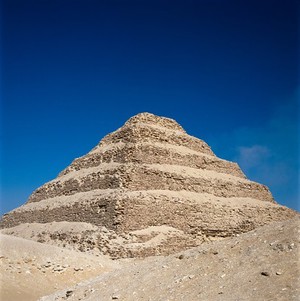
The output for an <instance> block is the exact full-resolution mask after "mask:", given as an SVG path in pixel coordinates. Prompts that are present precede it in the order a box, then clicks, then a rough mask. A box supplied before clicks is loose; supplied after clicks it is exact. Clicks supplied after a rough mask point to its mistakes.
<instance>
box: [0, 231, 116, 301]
mask: <svg viewBox="0 0 300 301" xmlns="http://www.w3.org/2000/svg"><path fill="white" fill-rule="evenodd" d="M0 243H1V248H0V267H1V291H0V300H1V301H34V300H37V299H38V298H39V297H41V296H44V295H45V294H50V293H52V292H55V291H56V290H58V289H63V288H65V287H66V286H68V285H74V284H75V283H77V282H79V281H83V280H85V279H89V278H91V277H95V276H96V275H100V274H102V273H105V272H107V271H110V270H112V269H116V268H118V264H117V263H116V262H112V261H111V260H108V259H106V258H103V257H96V256H90V255H86V254H84V253H80V252H75V251H70V250H66V249H63V248H58V247H55V246H50V245H46V244H41V243H37V242H34V241H30V240H26V239H22V238H18V237H14V236H8V235H3V234H1V236H0Z"/></svg>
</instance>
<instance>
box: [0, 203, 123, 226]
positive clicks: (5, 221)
mask: <svg viewBox="0 0 300 301" xmlns="http://www.w3.org/2000/svg"><path fill="white" fill-rule="evenodd" d="M115 204H116V200H114V199H112V198H98V199H96V200H93V201H91V202H81V203H75V204H72V205H71V206H69V205H66V206H61V207H57V208H52V209H36V210H28V211H25V210H23V211H13V212H10V213H9V214H6V215H4V216H3V217H2V220H1V223H0V228H11V227H14V226H17V225H19V224H22V223H49V222H53V221H55V222H62V221H66V222H74V221H76V222H86V223H91V224H93V225H97V226H105V227H107V228H108V229H115V228H116V226H117V215H118V212H117V211H116V210H115Z"/></svg>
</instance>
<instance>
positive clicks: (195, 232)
mask: <svg viewBox="0 0 300 301" xmlns="http://www.w3.org/2000/svg"><path fill="white" fill-rule="evenodd" d="M295 214H296V213H295V212H294V211H292V210H290V209H288V208H286V207H284V206H280V205H279V204H277V203H276V202H275V201H274V199H273V197H272V194H271V193H270V191H269V189H268V188H267V187H266V186H264V185H262V184H259V183H256V182H253V181H250V180H248V179H247V178H246V176H245V175H244V173H243V172H242V171H241V169H240V168H239V166H238V164H237V163H234V162H230V161H226V160H223V159H220V158H218V157H217V156H216V155H215V154H214V153H213V152H212V150H211V149H210V147H209V146H208V145H207V144H206V143H205V142H204V141H202V140H201V139H198V138H195V137H192V136H190V135H188V134H187V133H186V132H185V130H184V129H183V128H182V127H181V126H180V125H179V124H178V123H177V122H176V121H174V120H172V119H169V118H165V117H159V116H156V115H153V114H150V113H140V114H138V115H136V116H133V117H132V118H130V119H129V120H128V121H127V122H126V123H125V124H124V126H122V127H121V128H119V129H118V130H116V131H115V132H113V133H110V134H108V135H107V136H105V137H104V138H103V139H102V140H101V141H100V143H99V144H98V145H97V146H96V147H95V148H93V149H92V150H91V151H90V152H89V153H88V154H86V155H84V156H82V157H80V158H77V159H75V160H74V161H73V162H72V163H71V165H70V166H68V167H67V168H66V169H64V170H63V171H62V172H61V173H60V174H59V175H58V177H57V178H55V179H54V180H52V181H50V182H48V183H46V184H44V185H43V186H41V187H39V188H38V189H37V190H35V191H34V192H33V193H32V195H31V196H30V197H29V199H28V201H27V202H26V203H25V204H24V205H23V206H21V207H19V208H17V209H15V210H13V211H11V212H9V213H8V214H5V215H4V216H3V217H2V221H1V223H0V226H1V228H13V227H17V226H18V225H21V224H24V223H27V224H28V226H29V227H30V224H36V223H37V224H40V225H41V224H49V223H52V224H53V223H59V222H61V223H65V222H68V223H82V225H86V224H90V225H92V226H93V227H94V228H93V229H94V230H93V231H98V232H101V231H102V230H103V229H104V228H105V229H106V231H112V232H113V233H114V235H116V236H120V235H121V236H122V237H123V238H124V239H125V236H126V235H127V234H128V233H131V236H130V237H133V236H136V237H139V239H140V240H138V241H136V240H135V241H133V242H132V241H130V239H129V238H128V237H127V238H126V239H127V240H129V242H130V243H134V242H135V243H143V244H142V245H139V248H138V250H139V251H136V249H135V251H136V252H137V254H138V255H141V256H147V255H153V254H166V253H171V252H174V251H177V250H180V249H184V248H187V247H190V246H194V245H198V244H199V243H201V242H203V241H206V240H210V239H216V238H222V237H228V236H233V235H236V234H239V233H242V232H247V231H249V230H252V229H254V228H256V227H258V226H261V225H264V224H267V223H270V222H272V221H277V220H285V219H288V218H291V217H293V216H294V215H295ZM95 227H96V228H95ZM103 227H104V228H103ZM83 228H84V227H83ZM95 229H97V230H95ZM101 229H102V230H101ZM146 229H148V230H147V231H146ZM61 231H63V229H62V230H61ZM143 231H144V232H143ZM160 232H167V233H168V235H166V236H164V239H161V240H159V243H158V244H155V243H154V242H153V241H154V238H155V237H156V236H157V235H158V234H161V233H160ZM124 235H125V236H124ZM147 241H148V242H149V243H148V244H147ZM151 242H152V243H151ZM130 243H128V245H130ZM95 244H96V245H95ZM93 245H94V248H99V249H101V248H100V246H99V245H97V243H93ZM127 247H128V246H127ZM122 248H123V251H122V252H121V253H122V255H120V254H118V252H119V251H120V248H119V249H118V250H117V251H116V250H115V251H114V252H115V253H114V254H115V256H116V257H120V256H121V257H122V256H125V257H126V256H128V252H125V251H124V248H125V249H126V246H125V247H124V246H122ZM127 249H128V248H127ZM132 250H133V248H132V245H131V253H130V254H131V255H132V254H133V253H134V252H133V251H132ZM107 252H108V253H110V255H111V254H112V251H107ZM119 253H120V252H119ZM134 256H135V255H134Z"/></svg>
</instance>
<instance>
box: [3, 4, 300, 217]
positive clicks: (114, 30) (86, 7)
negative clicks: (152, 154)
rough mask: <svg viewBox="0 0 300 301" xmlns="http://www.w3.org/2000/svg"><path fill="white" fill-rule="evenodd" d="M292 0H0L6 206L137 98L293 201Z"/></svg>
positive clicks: (84, 147)
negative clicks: (172, 119) (0, 4)
mask: <svg viewBox="0 0 300 301" xmlns="http://www.w3.org/2000/svg"><path fill="white" fill-rule="evenodd" d="M296 3H297V1H296V0H295V1H292V0H282V1H277V0H259V1H256V0H249V1H247V0H240V1H231V0H228V1H226V0H206V1H205V0H197V1H190V0H181V1H176V0H172V1H171V0H169V1H164V0H159V1H157V0H137V1H130V0H128V1H126V0H123V1H122V0H119V1H117V0H109V1H108V0H107V1H101V0H26V1H24V0H3V1H2V7H1V20H2V23H1V33H2V35H1V77H2V80H1V119H2V123H1V213H3V212H7V211H9V210H11V209H13V208H15V207H17V206H20V205H21V204H23V203H24V202H25V201H26V200H27V198H28V196H29V195H30V194H31V192H32V191H33V190H34V189H36V188H37V187H38V186H40V185H42V184H44V183H45V182H47V181H49V180H52V179H53V178H55V177H56V176H57V174H58V173H59V172H60V171H61V170H62V169H64V168H65V167H66V166H67V165H69V164H70V163H71V161H72V160H73V159H74V158H75V157H79V156H82V155H84V154H85V153H87V152H88V151H89V150H90V149H91V148H92V147H94V146H95V145H96V144H97V143H98V142H99V141H100V139H102V138H103V136H105V135H106V134H107V133H109V132H111V131H113V130H115V129H117V128H118V127H120V126H121V125H122V124H123V123H124V122H125V121H126V120H127V119H128V118H129V117H131V116H132V115H134V114H137V113H139V112H144V111H146V112H151V113H154V114H157V115H162V116H167V117H171V118H174V119H175V120H177V121H178V122H179V123H180V124H181V125H182V126H183V127H184V128H185V130H186V131H187V132H188V133H189V134H191V135H193V136H196V137H199V138H201V139H203V140H205V141H206V142H207V143H208V144H209V145H210V146H211V147H212V149H213V151H214V152H215V153H216V154H217V155H218V156H219V157H221V158H224V159H227V160H232V161H237V162H238V163H239V164H240V166H241V168H242V169H243V171H244V172H245V173H246V175H247V176H248V177H249V178H250V179H251V180H254V181H258V182H261V183H263V184H266V185H268V186H269V187H270V189H271V192H272V193H273V195H274V197H275V199H276V201H277V202H279V203H281V204H283V205H286V206H289V207H292V208H297V209H300V208H299V200H298V191H297V187H298V185H299V177H298V172H299V149H298V139H299V132H298V130H299V128H298V127H299V120H298V114H299V107H298V105H299V102H298V98H299V78H298V52H299V49H297V47H298V38H299V32H298V27H299V24H298V23H297V22H298V20H297V19H298V17H299V7H298V6H297V4H296Z"/></svg>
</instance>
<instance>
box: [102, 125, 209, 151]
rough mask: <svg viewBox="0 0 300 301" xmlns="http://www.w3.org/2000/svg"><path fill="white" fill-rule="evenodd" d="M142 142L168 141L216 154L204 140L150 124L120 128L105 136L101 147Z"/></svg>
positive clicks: (172, 143)
mask: <svg viewBox="0 0 300 301" xmlns="http://www.w3.org/2000/svg"><path fill="white" fill-rule="evenodd" d="M118 142H124V143H141V142H154V143H155V142H158V143H168V144H171V145H181V146H187V147H188V148H190V149H192V150H194V151H198V152H200V153H204V154H208V155H211V156H214V153H213V152H212V150H211V149H210V147H209V146H208V145H207V144H206V143H205V142H204V141H202V140H200V139H198V138H195V137H192V136H189V135H187V134H181V133H177V132H174V131H169V130H166V131H165V130H164V129H163V128H159V127H151V126H150V125H149V126H148V125H143V124H134V125H131V126H123V127H122V128H120V129H119V130H117V131H115V132H113V133H111V134H109V135H107V136H105V137H104V138H103V139H102V140H101V142H100V147H101V146H105V145H108V144H110V143H118Z"/></svg>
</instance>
